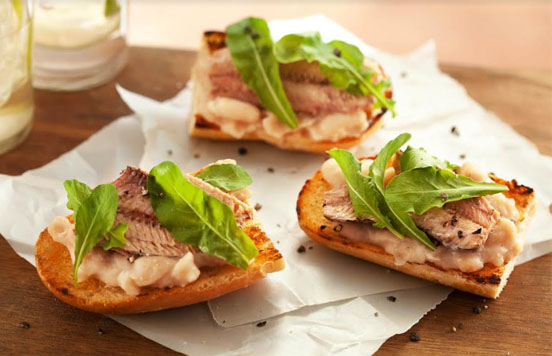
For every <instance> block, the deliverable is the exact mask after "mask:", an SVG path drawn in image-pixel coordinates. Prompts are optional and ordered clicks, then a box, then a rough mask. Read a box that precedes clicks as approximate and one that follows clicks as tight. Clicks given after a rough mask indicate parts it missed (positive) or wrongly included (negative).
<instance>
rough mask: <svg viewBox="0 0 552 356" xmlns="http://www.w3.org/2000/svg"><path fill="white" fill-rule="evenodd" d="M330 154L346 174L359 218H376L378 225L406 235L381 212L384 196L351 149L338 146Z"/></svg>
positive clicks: (350, 194)
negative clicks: (362, 170) (362, 168)
mask: <svg viewBox="0 0 552 356" xmlns="http://www.w3.org/2000/svg"><path fill="white" fill-rule="evenodd" d="M328 154H329V155H330V156H332V157H333V158H334V159H335V160H336V162H337V164H339V167H340V168H341V171H342V172H343V175H344V176H345V181H346V182H347V187H348V189H349V196H350V198H351V202H352V203H353V208H354V210H355V213H356V216H357V217H358V218H365V217H370V218H372V219H374V220H375V224H374V225H375V226H376V227H379V228H387V229H389V230H390V231H391V232H393V233H394V234H395V235H397V236H398V237H400V238H403V237H404V236H403V235H402V234H401V233H399V232H398V231H396V229H395V228H394V227H393V225H391V221H390V220H389V218H388V217H387V216H386V215H384V214H383V213H382V212H381V210H380V204H381V203H382V201H383V196H382V195H381V193H379V191H378V190H377V188H376V185H375V184H374V181H373V179H372V178H371V177H367V176H365V175H363V174H362V173H361V163H360V162H359V161H358V160H357V159H356V158H355V156H353V154H352V153H351V152H349V151H346V150H342V149H337V148H333V149H331V150H329V151H328Z"/></svg>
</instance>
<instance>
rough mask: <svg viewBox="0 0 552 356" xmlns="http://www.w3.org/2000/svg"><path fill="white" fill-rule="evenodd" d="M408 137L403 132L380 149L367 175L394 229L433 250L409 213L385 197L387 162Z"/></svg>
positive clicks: (428, 240) (433, 247) (432, 246)
mask: <svg viewBox="0 0 552 356" xmlns="http://www.w3.org/2000/svg"><path fill="white" fill-rule="evenodd" d="M410 137H411V136H410V134H409V133H403V134H400V135H399V136H397V137H396V138H395V139H394V140H391V141H389V142H388V143H387V144H386V145H385V146H384V147H383V148H382V149H381V151H380V152H379V153H378V156H377V157H376V159H375V160H374V162H373V163H372V165H371V166H370V171H369V176H370V177H371V178H372V179H373V181H374V184H375V186H376V189H377V190H378V192H379V193H380V194H381V195H382V196H383V199H382V203H381V209H382V211H383V213H384V214H385V215H386V216H387V217H389V220H390V221H391V224H392V225H393V226H394V227H395V229H396V230H397V231H399V232H400V233H401V234H402V235H404V236H408V237H410V238H413V239H415V240H418V241H419V242H421V243H422V244H424V245H426V246H427V247H429V248H430V249H432V250H435V246H434V245H433V243H432V242H431V240H430V239H429V237H427V235H426V233H425V232H423V231H422V230H420V229H419V228H418V227H417V226H416V224H415V223H414V220H412V218H411V217H410V215H408V213H407V212H406V211H404V210H401V209H400V208H398V207H397V206H395V205H394V204H393V202H390V201H388V200H387V199H386V198H387V196H386V192H385V187H384V178H385V169H386V167H387V162H389V160H390V159H391V157H393V155H394V154H395V153H396V152H397V151H398V150H399V149H400V148H401V146H402V145H404V144H405V143H406V142H408V140H410Z"/></svg>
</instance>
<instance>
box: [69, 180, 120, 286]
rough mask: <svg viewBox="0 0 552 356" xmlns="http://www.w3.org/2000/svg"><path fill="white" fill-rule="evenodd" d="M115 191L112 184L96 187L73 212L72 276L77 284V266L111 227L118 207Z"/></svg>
mask: <svg viewBox="0 0 552 356" xmlns="http://www.w3.org/2000/svg"><path fill="white" fill-rule="evenodd" d="M118 200H119V198H118V196H117V189H116V188H115V186H114V185H113V184H101V185H99V186H97V187H96V188H95V189H94V190H93V191H92V193H90V196H88V198H86V199H84V201H82V203H81V204H80V206H79V207H78V209H77V210H76V212H75V215H74V220H75V235H76V237H75V262H74V265H73V274H74V277H75V283H77V282H78V271H79V266H80V265H81V264H82V260H83V259H84V256H86V254H87V253H89V252H90V250H92V248H93V247H94V246H96V245H97V244H98V243H99V242H100V241H102V240H103V239H104V237H105V236H106V235H107V233H108V232H109V231H110V230H111V228H112V227H113V223H114V221H115V214H116V213H117V206H118Z"/></svg>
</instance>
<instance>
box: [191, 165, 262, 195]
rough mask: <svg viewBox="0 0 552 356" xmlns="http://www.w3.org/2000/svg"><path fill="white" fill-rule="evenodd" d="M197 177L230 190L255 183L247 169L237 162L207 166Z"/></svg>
mask: <svg viewBox="0 0 552 356" xmlns="http://www.w3.org/2000/svg"><path fill="white" fill-rule="evenodd" d="M197 177H198V178H201V179H203V180H204V181H206V182H207V183H209V184H211V185H214V186H215V187H217V188H222V189H224V190H226V191H228V192H231V191H233V190H238V189H242V188H245V187H247V186H248V185H250V184H251V183H253V180H252V179H251V177H250V176H249V174H248V173H247V171H246V170H245V169H243V167H242V166H239V165H237V164H227V163H224V164H213V165H211V166H209V167H207V168H205V169H204V170H203V171H202V172H201V173H199V174H198V175H197Z"/></svg>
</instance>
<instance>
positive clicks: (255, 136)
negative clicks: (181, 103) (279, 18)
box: [189, 31, 386, 153]
mask: <svg viewBox="0 0 552 356" xmlns="http://www.w3.org/2000/svg"><path fill="white" fill-rule="evenodd" d="M224 47H226V34H225V33H224V32H217V31H208V32H205V33H204V35H203V39H202V45H201V49H200V51H208V52H209V53H213V52H214V51H216V50H218V49H221V48H224ZM193 78H194V74H193V71H192V79H193ZM197 84H198V83H194V85H195V86H194V93H193V106H194V108H195V107H197V106H198V105H197V103H198V101H199V100H204V99H203V95H200V93H199V91H201V90H204V88H202V87H201V86H200V85H197ZM364 110H365V111H366V113H367V114H368V117H369V118H370V125H369V127H368V128H367V129H366V130H365V131H363V132H359V133H358V135H357V136H354V137H346V138H344V139H341V140H339V141H314V140H311V139H309V138H308V137H304V136H303V137H297V136H296V135H294V136H293V137H288V138H286V137H284V138H282V139H280V138H276V137H273V136H270V135H268V134H267V133H266V132H265V131H264V130H260V131H257V132H250V133H247V134H245V135H244V136H243V137H242V138H239V139H238V138H235V137H233V136H231V135H229V134H227V133H225V132H223V131H222V130H221V129H220V127H218V125H216V124H213V123H211V122H209V121H207V120H206V119H205V118H204V113H201V112H198V111H197V110H195V109H192V112H191V116H190V118H189V120H190V123H189V133H190V136H195V137H202V138H208V139H213V140H227V141H236V140H243V141H265V142H268V143H270V144H272V145H274V146H277V147H279V148H281V149H286V150H296V151H305V152H313V153H324V152H326V151H327V150H330V149H332V148H343V149H346V148H351V147H354V146H356V145H358V144H359V143H361V142H362V141H364V140H365V139H367V138H368V136H370V135H371V134H372V133H374V132H375V131H377V130H378V129H379V128H380V127H381V126H382V124H383V120H382V116H383V115H384V114H385V112H386V109H383V111H382V112H381V113H380V114H378V115H376V116H374V117H372V114H371V108H369V107H367V108H365V109H364Z"/></svg>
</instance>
